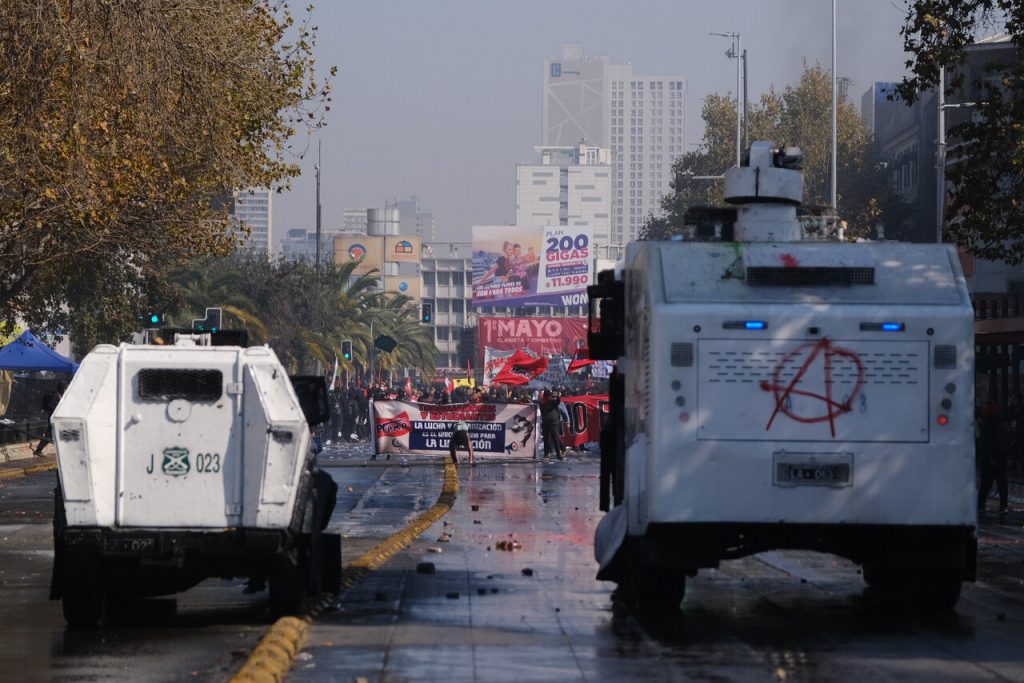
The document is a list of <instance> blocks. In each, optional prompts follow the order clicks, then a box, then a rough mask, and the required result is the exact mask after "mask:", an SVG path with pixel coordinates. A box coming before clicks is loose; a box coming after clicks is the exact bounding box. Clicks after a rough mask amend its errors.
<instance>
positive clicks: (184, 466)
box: [161, 448, 191, 477]
mask: <svg viewBox="0 0 1024 683" xmlns="http://www.w3.org/2000/svg"><path fill="white" fill-rule="evenodd" d="M190 467H191V466H190V465H189V463H188V449H187V448H165V449H164V461H163V463H162V464H161V468H162V469H163V471H164V474H169V475H171V476H172V477H180V476H182V475H185V474H188V471H189V469H190Z"/></svg>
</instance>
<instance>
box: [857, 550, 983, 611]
mask: <svg viewBox="0 0 1024 683" xmlns="http://www.w3.org/2000/svg"><path fill="white" fill-rule="evenodd" d="M863 574H864V581H865V582H866V583H867V584H868V586H870V587H871V588H872V589H874V590H877V591H879V592H880V593H884V594H886V596H887V597H890V598H893V599H896V600H898V601H901V602H904V603H906V604H908V605H909V606H911V607H914V608H916V609H920V610H926V611H935V612H948V611H950V610H952V609H953V608H954V607H955V606H956V603H957V601H958V600H959V599H960V591H961V589H962V588H963V580H962V578H961V576H960V574H959V573H958V572H955V571H945V572H920V571H912V570H907V569H897V568H894V567H890V566H887V565H885V564H880V563H874V562H865V563H864V565H863Z"/></svg>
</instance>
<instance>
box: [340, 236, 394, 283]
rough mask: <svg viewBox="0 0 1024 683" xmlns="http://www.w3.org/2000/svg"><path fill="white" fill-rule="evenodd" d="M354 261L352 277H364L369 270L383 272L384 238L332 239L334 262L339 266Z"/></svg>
mask: <svg viewBox="0 0 1024 683" xmlns="http://www.w3.org/2000/svg"><path fill="white" fill-rule="evenodd" d="M352 261H355V262H356V263H357V264H359V265H357V266H356V268H355V270H353V271H352V274H353V275H366V274H367V273H369V272H370V271H371V270H376V271H377V272H378V273H381V272H383V270H384V238H383V237H371V236H369V235H356V236H347V235H346V236H338V237H335V238H334V262H335V263H336V264H337V265H339V266H341V265H344V264H346V263H349V262H352Z"/></svg>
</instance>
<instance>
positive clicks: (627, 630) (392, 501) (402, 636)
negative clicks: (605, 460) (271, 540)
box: [0, 447, 1024, 681]
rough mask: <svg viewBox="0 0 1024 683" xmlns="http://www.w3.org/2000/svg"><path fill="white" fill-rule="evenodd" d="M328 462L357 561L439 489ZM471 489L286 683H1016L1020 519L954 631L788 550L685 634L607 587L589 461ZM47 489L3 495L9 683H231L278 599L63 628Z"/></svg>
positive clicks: (142, 610)
mask: <svg viewBox="0 0 1024 683" xmlns="http://www.w3.org/2000/svg"><path fill="white" fill-rule="evenodd" d="M324 456H325V457H324V458H323V461H324V464H325V466H326V467H327V468H328V470H329V471H330V472H331V473H332V475H333V476H334V477H335V479H336V480H337V481H338V482H339V484H340V491H339V504H338V509H337V511H336V513H335V516H334V519H333V521H332V526H333V527H334V528H336V529H338V530H340V531H341V532H342V533H343V535H344V537H345V538H344V541H343V555H344V558H343V559H344V562H346V563H347V562H351V561H352V560H353V559H355V557H357V556H358V555H359V554H361V553H362V552H364V551H365V550H368V549H369V548H371V547H372V546H373V545H375V544H376V542H377V541H379V540H380V539H381V538H383V537H384V536H386V535H388V534H390V533H391V532H393V531H395V530H397V529H399V528H401V527H402V526H404V525H405V524H407V523H408V522H409V521H411V520H412V519H413V518H415V517H416V516H417V515H418V514H419V513H420V512H422V511H423V510H425V509H427V508H429V507H430V506H431V505H432V504H433V502H434V501H435V500H436V498H437V495H438V493H439V491H440V487H441V478H442V468H441V467H440V465H439V464H437V463H436V461H431V460H430V459H429V458H420V459H417V458H410V459H409V461H408V463H407V464H408V466H404V467H403V466H402V463H401V460H400V459H398V458H396V459H394V460H392V461H390V462H388V461H383V460H380V461H377V462H373V463H368V466H365V467H364V466H362V463H363V462H364V461H365V451H364V450H362V449H360V448H353V447H343V448H338V447H332V448H330V449H328V451H327V452H326V453H325V454H324ZM459 474H460V485H461V489H460V491H459V494H458V497H457V499H456V501H455V506H454V508H453V510H452V511H451V512H450V513H449V514H448V515H447V516H446V517H445V518H444V519H443V520H442V521H440V522H438V523H436V524H435V525H434V526H433V527H431V528H430V529H429V530H428V531H427V532H425V533H424V534H423V535H422V536H421V537H420V538H419V539H417V540H416V541H414V542H413V544H412V545H411V546H410V547H409V548H407V549H406V550H405V551H403V552H402V553H400V554H399V555H398V556H396V557H395V558H394V559H393V560H391V562H390V563H388V564H387V565H385V566H384V567H383V568H382V569H380V570H379V571H377V572H375V573H372V574H370V575H368V576H366V577H365V578H363V580H362V581H361V582H360V583H359V584H357V585H356V586H355V587H353V588H352V589H351V590H349V591H348V592H347V593H346V594H345V595H344V596H342V597H341V599H340V600H339V602H338V603H337V604H336V605H335V609H333V610H332V611H328V612H325V613H324V614H322V615H321V616H320V618H319V619H318V620H317V622H316V623H315V624H314V626H313V628H312V630H311V633H310V639H309V642H308V643H307V646H306V648H305V650H304V651H303V652H302V653H300V654H299V656H298V658H297V660H296V662H295V665H294V667H293V669H292V672H291V674H290V676H289V680H292V681H328V680H330V681H335V680H341V681H346V680H348V681H352V680H358V679H361V678H364V679H366V680H368V681H434V680H437V681H447V680H455V681H471V680H480V681H491V680H517V681H532V680H543V681H553V680H609V681H610V680H614V681H621V680H657V681H660V680H693V679H697V680H717V681H747V680H763V681H780V680H787V681H792V680H801V681H803V680H814V681H817V680H840V681H842V680H849V681H854V680H856V681H862V680H897V681H936V680H949V681H963V680H967V681H972V680H979V681H990V680H991V681H995V680H999V681H1002V680H1024V648H1022V644H1024V547H1022V545H1021V539H1022V531H1024V529H1022V522H1024V512H1020V511H1017V512H1014V513H1012V514H1011V517H1010V518H1009V519H1008V520H1006V522H1005V523H999V521H998V520H996V519H990V520H988V521H987V522H986V523H985V524H984V526H983V528H982V537H981V567H980V569H981V576H980V579H981V580H980V581H979V583H978V584H975V585H968V586H967V587H966V588H965V590H964V596H963V598H962V599H961V601H960V603H959V605H958V607H957V611H956V613H955V614H954V615H950V616H948V617H941V618H936V617H934V616H927V615H914V614H908V613H906V612H904V611H903V610H901V609H899V608H896V607H893V606H892V605H888V604H886V603H884V602H882V601H881V600H879V599H878V598H877V597H876V596H874V595H872V594H871V593H870V592H868V591H865V589H864V584H863V581H862V580H861V577H860V576H859V574H858V571H857V567H855V566H853V565H851V564H849V563H847V562H845V561H841V560H837V559H835V558H832V557H830V556H826V555H819V554H815V553H796V552H785V553H782V552H780V553H766V554H762V555H759V556H757V557H754V558H747V559H745V560H741V561H736V562H729V563H725V564H723V565H722V568H721V569H719V570H715V571H705V572H702V573H701V574H700V575H698V577H697V578H696V579H692V580H691V581H690V583H689V586H688V591H687V596H686V599H685V600H684V603H683V607H684V611H683V612H682V616H681V618H679V619H678V620H674V621H672V622H670V623H652V622H647V621H642V620H638V619H636V618H635V617H634V616H632V615H631V614H629V613H628V612H627V611H626V610H624V609H622V608H621V607H620V606H619V604H618V603H617V601H616V600H615V597H614V595H613V592H612V591H613V588H614V586H613V585H611V584H606V583H601V582H597V581H595V580H594V571H595V567H594V562H593V557H592V545H591V543H592V537H593V536H592V534H593V528H594V526H595V525H596V523H597V521H598V519H599V516H600V513H599V512H598V511H597V510H596V500H597V463H596V460H595V459H593V458H583V459H575V460H570V461H569V462H564V463H533V462H512V463H503V464H487V463H484V464H480V465H478V466H476V467H475V468H468V467H465V466H462V467H461V468H460V473H459ZM54 477H55V475H54V474H53V473H44V474H36V475H30V476H29V477H25V478H23V479H16V480H7V481H3V482H0V630H2V637H3V641H4V647H2V648H0V672H3V673H2V674H0V678H2V679H5V680H26V681H28V680H60V681H85V680H88V681H105V680H132V681H135V680H151V681H172V680H173V681H180V680H213V681H221V680H227V678H229V677H230V675H231V674H232V673H233V672H234V671H236V670H237V669H238V667H239V666H240V665H241V663H242V661H243V660H244V658H245V656H246V655H247V654H248V652H249V651H250V650H251V648H252V647H253V646H254V645H255V643H256V642H257V641H258V639H259V637H260V636H261V635H262V634H263V633H264V632H265V631H266V629H267V627H268V626H269V624H270V623H271V622H270V619H269V616H268V614H267V611H266V595H265V594H256V595H245V594H243V593H242V583H241V582H239V581H230V582H229V581H219V580H211V581H207V582H204V583H203V584H201V585H200V586H198V587H196V588H195V589H193V590H191V591H188V592H187V593H184V594H181V595H179V596H178V599H177V609H176V611H175V610H174V609H172V608H171V606H172V603H171V601H169V600H156V601H147V602H146V603H144V605H143V606H141V607H139V606H137V607H135V608H133V609H132V611H131V612H130V613H129V614H125V615H121V617H120V621H119V622H118V623H115V624H114V625H112V626H110V627H108V628H106V629H102V630H98V631H91V632H69V631H65V629H64V625H63V620H62V618H61V614H60V606H59V604H58V603H53V602H49V601H48V600H47V599H46V597H47V589H48V583H49V572H50V564H51V562H52V550H51V545H52V544H51V541H50V515H51V510H52V498H51V494H50V489H52V486H53V481H54ZM1019 502H1020V501H1017V503H1019ZM474 506H475V508H476V509H474ZM1015 507H1017V508H1018V510H1019V508H1020V506H1019V505H1017V506H1015ZM509 534H512V536H509ZM500 541H504V542H506V543H513V542H514V543H513V546H514V549H513V550H510V551H505V550H498V549H497V547H498V545H497V544H498V542H500ZM423 562H430V563H433V569H434V571H433V573H421V572H418V571H417V565H419V564H420V563H423ZM12 672H16V673H15V675H13V676H12V675H11V674H12Z"/></svg>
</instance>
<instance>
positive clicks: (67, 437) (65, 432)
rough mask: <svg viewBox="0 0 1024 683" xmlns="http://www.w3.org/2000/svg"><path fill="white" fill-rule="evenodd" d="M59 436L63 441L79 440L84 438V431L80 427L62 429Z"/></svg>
mask: <svg viewBox="0 0 1024 683" xmlns="http://www.w3.org/2000/svg"><path fill="white" fill-rule="evenodd" d="M59 438H60V440H61V441H78V440H79V439H80V438H82V433H81V431H80V430H78V429H62V430H60V436H59Z"/></svg>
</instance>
